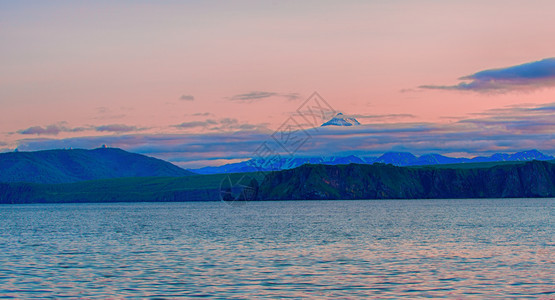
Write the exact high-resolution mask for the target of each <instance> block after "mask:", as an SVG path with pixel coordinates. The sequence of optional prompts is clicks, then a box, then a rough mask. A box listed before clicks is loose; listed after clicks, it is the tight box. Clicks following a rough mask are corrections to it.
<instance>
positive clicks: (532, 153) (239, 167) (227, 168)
mask: <svg viewBox="0 0 555 300" xmlns="http://www.w3.org/2000/svg"><path fill="white" fill-rule="evenodd" d="M552 159H554V157H553V156H549V155H545V154H543V153H541V152H539V151H538V150H529V151H523V152H517V153H514V154H505V153H496V154H494V155H492V156H487V157H486V156H478V157H474V158H454V157H447V156H443V155H440V154H426V155H422V156H419V157H418V156H415V155H413V154H412V153H409V152H387V153H385V154H383V155H382V156H380V157H371V156H355V155H349V156H331V157H288V158H281V159H280V160H276V161H272V162H271V163H269V162H267V161H264V160H256V159H251V160H248V161H244V162H240V163H233V164H227V165H223V166H218V167H204V168H200V169H194V170H191V171H193V172H195V173H197V174H218V173H240V172H256V171H258V170H259V168H260V169H262V170H264V171H277V170H288V169H293V168H296V167H299V166H301V165H304V164H323V165H342V164H350V163H355V164H373V163H385V164H392V165H395V166H424V165H443V164H459V163H479V162H501V161H531V160H552ZM261 166H263V167H262V168H261Z"/></svg>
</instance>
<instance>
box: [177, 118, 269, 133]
mask: <svg viewBox="0 0 555 300" xmlns="http://www.w3.org/2000/svg"><path fill="white" fill-rule="evenodd" d="M267 126H268V124H249V123H240V122H239V121H238V120H237V119H234V118H223V119H219V120H213V119H207V120H204V121H191V122H183V123H181V124H177V125H174V126H173V127H176V128H179V129H193V128H194V129H199V128H200V129H204V130H206V131H212V132H222V131H226V132H228V131H242V130H244V131H251V130H268V127H267Z"/></svg>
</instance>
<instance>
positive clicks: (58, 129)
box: [16, 122, 145, 136]
mask: <svg viewBox="0 0 555 300" xmlns="http://www.w3.org/2000/svg"><path fill="white" fill-rule="evenodd" d="M65 124H66V122H60V123H58V124H51V125H47V126H32V127H29V128H26V129H22V130H19V131H17V132H16V133H19V134H23V135H51V136H56V135H58V134H60V133H71V132H83V131H97V132H115V133H127V132H132V131H141V130H144V129H145V128H138V127H137V126H130V125H125V124H108V125H100V126H91V125H87V126H82V127H74V128H71V127H68V126H67V125H65Z"/></svg>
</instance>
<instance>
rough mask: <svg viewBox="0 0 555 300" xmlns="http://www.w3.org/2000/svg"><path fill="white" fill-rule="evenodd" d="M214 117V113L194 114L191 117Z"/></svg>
mask: <svg viewBox="0 0 555 300" xmlns="http://www.w3.org/2000/svg"><path fill="white" fill-rule="evenodd" d="M212 115H213V114H212V113H209V112H205V113H194V114H192V115H191V116H194V117H208V116H212Z"/></svg>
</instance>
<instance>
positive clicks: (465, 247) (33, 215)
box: [0, 199, 555, 299]
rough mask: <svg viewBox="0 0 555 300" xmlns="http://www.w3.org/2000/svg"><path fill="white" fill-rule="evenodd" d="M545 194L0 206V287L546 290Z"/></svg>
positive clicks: (287, 292)
mask: <svg viewBox="0 0 555 300" xmlns="http://www.w3.org/2000/svg"><path fill="white" fill-rule="evenodd" d="M554 208H555V199H496V200H386V201H373V200H368V201H291V202H251V203H248V204H246V205H244V206H239V207H235V206H229V205H226V204H225V203H221V202H200V203H115V204H44V205H4V206H0V297H4V298H11V297H13V298H33V297H34V298H47V297H52V298H61V297H72V298H73V297H79V298H125V297H137V298H180V297H184V298H187V297H209V298H222V299H229V298H244V299H253V298H255V299H256V298H306V297H308V298H333V299H343V298H359V297H373V298H400V297H407V298H416V297H434V298H442V297H444V298H451V299H452V298H457V299H458V298H463V299H465V298H481V299H483V298H503V299H506V298H519V299H520V298H526V297H530V298H545V299H552V298H554V297H555V284H554V281H555V279H554V276H555V275H554V270H555V264H554V257H555V256H554V249H555V247H554V246H555V243H554V229H555V225H554V221H553V220H554V219H555V218H554V215H555V209H554Z"/></svg>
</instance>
